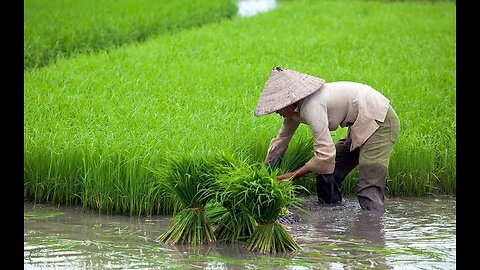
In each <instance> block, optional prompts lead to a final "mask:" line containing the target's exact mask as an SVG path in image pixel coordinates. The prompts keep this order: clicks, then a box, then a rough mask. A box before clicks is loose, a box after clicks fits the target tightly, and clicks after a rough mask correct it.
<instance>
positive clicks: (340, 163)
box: [316, 139, 358, 204]
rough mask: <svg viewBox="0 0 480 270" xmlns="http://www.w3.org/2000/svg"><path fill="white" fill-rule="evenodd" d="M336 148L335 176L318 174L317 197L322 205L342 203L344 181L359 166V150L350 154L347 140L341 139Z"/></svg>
mask: <svg viewBox="0 0 480 270" xmlns="http://www.w3.org/2000/svg"><path fill="white" fill-rule="evenodd" d="M335 148H336V156H335V171H334V172H333V174H317V178H316V184H317V196H318V201H319V202H320V203H327V204H328V203H337V202H341V201H342V193H341V191H340V187H341V184H342V181H343V180H344V179H345V177H346V176H347V175H348V174H349V173H350V171H352V169H353V168H355V167H356V166H357V165H358V150H356V151H353V152H350V144H346V143H345V139H340V140H339V141H338V142H337V144H336V145H335Z"/></svg>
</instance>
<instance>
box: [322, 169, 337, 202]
mask: <svg viewBox="0 0 480 270" xmlns="http://www.w3.org/2000/svg"><path fill="white" fill-rule="evenodd" d="M316 184H317V196H318V201H319V202H320V203H326V204H330V203H338V202H341V201H342V193H341V192H340V188H339V186H338V185H337V183H336V182H335V178H334V176H333V173H330V174H317V179H316Z"/></svg>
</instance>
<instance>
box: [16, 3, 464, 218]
mask: <svg viewBox="0 0 480 270" xmlns="http://www.w3.org/2000/svg"><path fill="white" fill-rule="evenodd" d="M84 2H85V1H84ZM87 2H90V1H86V2H85V3H87ZM140 2H141V3H142V4H141V5H137V4H134V3H136V2H134V1H102V3H105V4H102V5H105V6H104V7H103V9H104V10H109V12H111V14H110V15H109V16H104V15H98V17H97V16H87V15H85V12H83V10H85V9H88V7H87V6H83V5H81V4H78V3H77V4H72V3H74V2H72V3H71V2H69V1H55V2H53V1H52V2H48V3H49V4H48V5H43V4H42V5H43V6H41V5H40V4H39V3H44V2H41V1H25V19H24V20H25V21H24V23H25V30H26V34H25V47H24V48H25V49H24V63H25V64H24V67H25V71H24V198H25V199H26V200H30V201H33V202H48V203H55V204H57V203H65V204H67V205H73V204H81V205H83V206H85V207H88V208H92V209H95V210H100V211H106V212H115V213H128V214H132V215H143V214H147V215H148V214H154V213H161V212H162V211H163V210H164V209H165V208H164V205H163V203H164V202H162V201H161V196H160V195H161V194H162V193H161V192H162V190H161V186H162V181H163V180H162V177H161V175H160V176H159V175H158V174H156V173H155V172H156V170H157V168H159V167H161V166H163V165H164V164H166V163H168V162H169V161H171V160H176V159H179V158H183V157H192V158H195V157H198V156H208V155H211V154H218V153H221V154H225V155H230V156H233V157H235V158H238V159H241V160H246V161H247V162H248V163H251V164H254V163H259V162H263V159H264V158H265V154H266V151H267V148H268V145H269V142H270V140H271V139H272V138H273V137H274V136H275V135H276V134H277V132H278V129H279V127H280V125H281V120H282V119H281V117H279V116H277V115H267V116H264V117H254V115H253V111H254V108H255V106H256V102H257V101H258V98H259V96H260V93H261V91H262V89H263V86H264V84H265V81H266V79H267V78H268V75H269V73H270V70H271V68H272V67H274V66H282V67H285V68H289V69H293V70H298V71H300V72H304V73H308V74H311V75H314V76H318V77H321V78H323V79H325V80H326V81H330V82H332V81H342V80H348V81H359V82H362V83H365V84H369V85H371V86H372V87H374V88H375V89H377V90H378V91H380V92H381V93H383V94H384V95H385V96H387V97H388V98H389V99H390V100H391V101H392V105H393V107H394V108H395V110H396V112H397V114H398V116H399V118H400V122H401V134H400V137H399V139H398V141H397V144H396V146H395V148H394V150H393V153H392V157H391V161H390V168H389V179H388V182H387V186H388V195H389V196H403V195H414V196H426V195H431V194H453V195H454V194H455V192H456V5H455V3H452V2H442V1H441V2H424V1H419V2H416V1H400V2H391V1H387V2H385V1H355V0H351V1H348V0H342V1H333V0H332V1H328V0H326V1H313V0H311V1H309V0H290V1H280V2H278V5H277V7H276V8H275V9H272V10H270V11H268V12H265V13H260V14H258V15H255V16H252V17H240V16H238V15H234V14H235V9H233V12H232V2H231V1H220V0H217V1H178V2H179V3H183V5H181V4H179V5H180V6H172V7H170V6H169V7H168V8H167V6H168V5H170V4H172V3H173V2H172V1H146V0H145V1H140ZM187 2H188V4H187ZM52 3H57V5H54V4H52ZM58 3H61V4H58ZM67 3H69V4H71V6H69V8H68V9H64V8H65V7H64V6H63V5H66V4H67ZM114 3H120V7H118V9H110V8H109V7H111V6H114ZM194 3H195V4H194ZM30 4H31V5H30ZM39 5H40V6H41V7H40V6H39ZM122 5H124V6H123V8H122ZM162 5H163V6H164V7H165V10H168V11H165V13H161V12H159V11H158V10H164V9H163V6H162ZM126 6H128V7H131V10H132V12H131V13H129V14H131V16H124V14H123V13H122V12H123V10H124V9H125V8H126ZM30 7H31V9H30ZM199 7H202V8H199ZM233 7H235V5H234V3H233ZM49 10H51V12H52V14H57V15H56V16H57V17H55V18H59V19H58V20H57V19H55V20H54V21H55V22H54V23H52V22H50V21H48V20H43V19H36V18H37V16H39V17H41V16H42V15H41V13H45V12H47V13H48V12H49ZM57 10H58V13H55V12H56V11H57ZM37 11H38V13H36V12H37ZM76 11H77V12H76ZM177 12H178V14H182V15H178V14H177ZM60 13H62V14H60ZM77 13H78V14H83V15H80V16H79V17H78V21H77V20H69V19H68V16H71V15H72V14H77ZM100 13H101V12H100V11H99V14H100ZM209 14H214V15H209ZM27 15H28V16H27ZM156 16H158V17H156ZM52 18H53V17H52ZM139 18H142V19H141V20H140V19H139ZM207 20H208V21H207ZM37 22H38V23H37ZM57 23H59V25H64V26H65V27H64V28H62V30H61V31H55V30H54V29H53V28H52V27H55V25H56V24H57ZM92 25H95V27H94V29H92ZM172 25H174V26H175V27H173V26H172ZM199 25H201V26H199ZM57 26H58V25H57ZM112 27H113V28H112ZM172 28H175V30H171V29H172ZM128 29H129V30H128ZM52 31H53V32H52ZM132 31H133V32H134V33H138V34H135V35H133V34H131V33H133V32H132ZM52 33H55V35H53V34H52ZM85 33H90V34H89V35H88V36H86V35H85ZM147 37H148V38H147ZM62 41H65V42H62ZM119 44H122V45H121V46H118V45H119ZM74 45H75V46H76V45H78V46H79V47H75V46H74ZM345 134H346V130H345V129H340V130H337V131H334V132H332V135H333V137H334V139H335V140H337V139H339V138H340V137H342V136H344V135H345ZM310 140H311V133H310V131H309V129H308V127H306V126H301V127H300V128H299V129H298V130H297V132H296V134H295V136H294V138H293V139H292V142H291V145H290V147H289V150H288V152H287V154H286V157H285V162H286V163H288V164H290V166H293V167H295V164H297V165H298V164H301V163H302V161H305V160H308V158H309V157H310V156H311V151H312V149H311V147H310V146H311V141H310ZM356 175H357V172H356V171H354V172H352V174H351V175H349V177H348V178H347V180H345V182H344V183H343V186H342V192H343V193H345V194H354V193H355V181H356ZM313 181H314V176H313V175H312V174H309V175H307V176H305V177H304V178H303V179H299V181H298V183H299V184H301V185H304V186H306V187H307V188H308V189H310V190H311V191H312V192H314V189H312V188H313V187H314V184H312V182H313Z"/></svg>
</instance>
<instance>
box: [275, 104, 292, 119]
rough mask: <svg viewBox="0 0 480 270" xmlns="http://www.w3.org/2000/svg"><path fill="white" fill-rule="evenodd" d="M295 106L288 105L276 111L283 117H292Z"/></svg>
mask: <svg viewBox="0 0 480 270" xmlns="http://www.w3.org/2000/svg"><path fill="white" fill-rule="evenodd" d="M294 110H295V106H293V105H288V106H287V107H284V108H281V109H280V110H278V111H276V112H275V113H278V114H280V115H281V116H283V117H291V116H292V115H293V113H294Z"/></svg>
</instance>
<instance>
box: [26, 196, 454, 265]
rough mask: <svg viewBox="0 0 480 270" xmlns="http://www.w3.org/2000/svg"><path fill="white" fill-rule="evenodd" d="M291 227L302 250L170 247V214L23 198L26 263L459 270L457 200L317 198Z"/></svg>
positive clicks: (308, 199) (307, 202)
mask: <svg viewBox="0 0 480 270" xmlns="http://www.w3.org/2000/svg"><path fill="white" fill-rule="evenodd" d="M304 207H305V209H307V213H302V212H298V211H295V210H293V212H296V213H297V214H299V215H300V221H299V222H298V223H297V224H295V225H292V226H289V227H288V228H289V231H290V233H291V235H292V236H293V238H294V239H295V240H296V241H297V242H298V243H299V245H300V246H301V248H302V250H301V251H299V252H297V253H295V254H284V255H276V256H269V255H260V254H254V253H252V252H249V251H246V250H244V249H243V248H242V247H241V245H235V244H214V245H210V246H199V247H193V246H189V245H176V246H168V245H164V244H162V243H159V242H157V241H156V240H155V239H156V238H157V237H158V236H159V235H160V234H161V233H163V232H165V231H166V230H167V229H168V226H169V225H170V224H171V217H170V216H152V217H128V216H118V215H105V214H99V213H94V212H90V211H86V210H82V209H81V208H75V207H62V206H57V207H53V206H47V205H38V204H37V205H33V204H29V203H25V204H24V269H165V268H168V269H455V268H456V199H455V197H443V196H442V197H435V198H387V203H386V209H387V212H386V213H385V214H383V215H375V214H372V213H370V212H367V211H363V210H361V209H360V208H359V206H358V203H357V201H356V198H355V197H347V198H344V201H343V203H342V204H341V205H337V206H320V205H318V204H317V203H316V200H315V197H313V196H312V197H308V198H306V201H305V203H304Z"/></svg>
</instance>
